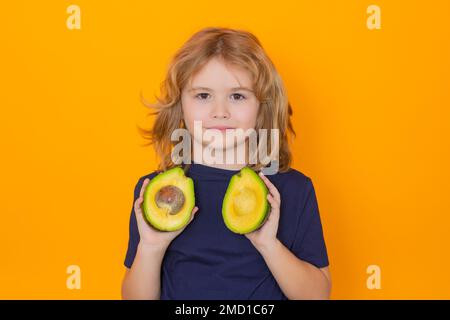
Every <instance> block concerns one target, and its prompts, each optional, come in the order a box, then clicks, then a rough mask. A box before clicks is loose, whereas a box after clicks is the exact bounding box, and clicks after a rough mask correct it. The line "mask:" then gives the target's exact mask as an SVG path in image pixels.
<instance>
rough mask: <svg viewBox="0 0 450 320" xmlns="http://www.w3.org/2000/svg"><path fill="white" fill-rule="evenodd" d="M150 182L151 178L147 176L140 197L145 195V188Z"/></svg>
mask: <svg viewBox="0 0 450 320" xmlns="http://www.w3.org/2000/svg"><path fill="white" fill-rule="evenodd" d="M149 182H150V179H149V178H145V180H144V182H143V183H142V187H141V193H140V194H139V197H140V198H142V197H143V195H144V191H145V188H146V187H147V185H148V183H149Z"/></svg>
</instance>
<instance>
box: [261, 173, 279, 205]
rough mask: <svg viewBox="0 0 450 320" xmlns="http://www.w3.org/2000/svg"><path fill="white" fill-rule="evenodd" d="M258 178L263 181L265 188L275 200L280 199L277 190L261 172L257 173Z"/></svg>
mask: <svg viewBox="0 0 450 320" xmlns="http://www.w3.org/2000/svg"><path fill="white" fill-rule="evenodd" d="M259 176H260V177H261V178H262V179H263V181H264V183H265V184H266V185H267V188H269V191H270V193H271V194H272V195H273V196H274V197H275V198H277V199H279V198H280V193H279V192H278V189H277V188H276V187H275V186H274V185H273V183H272V182H270V180H269V179H268V178H267V177H266V176H265V175H264V174H263V173H262V171H261V172H260V173H259Z"/></svg>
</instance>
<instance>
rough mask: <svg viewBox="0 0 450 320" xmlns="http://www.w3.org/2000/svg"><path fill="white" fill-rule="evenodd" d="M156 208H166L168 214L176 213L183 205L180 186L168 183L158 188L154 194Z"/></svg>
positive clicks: (183, 199) (183, 200)
mask: <svg viewBox="0 0 450 320" xmlns="http://www.w3.org/2000/svg"><path fill="white" fill-rule="evenodd" d="M155 202H156V205H157V206H158V208H166V209H167V210H168V211H167V212H168V213H169V214H171V215H174V214H177V213H178V212H179V211H180V210H181V208H182V207H183V205H184V202H185V198H184V194H183V191H181V189H180V188H178V187H176V186H173V185H168V186H164V187H162V188H161V189H159V190H158V192H157V193H156V195H155Z"/></svg>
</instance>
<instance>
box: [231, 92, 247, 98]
mask: <svg viewBox="0 0 450 320" xmlns="http://www.w3.org/2000/svg"><path fill="white" fill-rule="evenodd" d="M231 96H232V97H234V99H233V100H245V99H246V98H245V96H244V95H242V94H240V93H233V94H232V95H231Z"/></svg>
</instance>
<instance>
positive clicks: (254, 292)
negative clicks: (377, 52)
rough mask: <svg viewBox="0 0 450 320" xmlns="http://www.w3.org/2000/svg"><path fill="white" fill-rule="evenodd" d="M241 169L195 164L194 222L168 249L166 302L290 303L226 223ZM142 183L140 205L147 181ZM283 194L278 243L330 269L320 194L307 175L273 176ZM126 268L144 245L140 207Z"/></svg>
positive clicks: (163, 275) (137, 190)
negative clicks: (232, 184) (226, 203)
mask: <svg viewBox="0 0 450 320" xmlns="http://www.w3.org/2000/svg"><path fill="white" fill-rule="evenodd" d="M237 172H239V170H227V169H219V168H214V167H210V166H206V165H202V164H198V163H192V164H191V166H190V168H189V170H188V172H187V175H188V176H189V177H191V178H192V179H193V181H194V188H195V199H196V206H197V207H198V208H199V211H198V212H197V213H196V216H195V217H194V220H192V222H191V223H190V224H189V225H188V226H187V227H186V228H185V229H184V231H183V232H182V233H181V234H180V235H179V236H177V237H176V238H175V239H174V240H173V241H172V243H171V244H170V245H169V247H168V248H167V251H166V253H165V255H164V259H163V262H162V266H161V297H160V299H161V300H167V299H171V300H172V299H175V300H178V299H191V300H196V299H204V300H211V299H238V300H246V299H274V300H280V299H281V300H286V299H287V298H286V296H285V295H284V294H283V292H282V291H281V289H280V287H279V286H278V284H277V282H276V280H275V278H274V277H273V275H272V274H271V272H270V269H269V268H268V267H267V265H266V263H265V261H264V259H263V257H262V256H261V254H260V253H259V252H258V251H257V250H256V248H255V247H254V246H253V244H252V243H251V242H250V240H249V239H247V238H246V237H245V236H244V235H239V234H235V233H233V232H231V231H230V230H228V229H227V227H226V226H225V223H224V221H223V219H222V200H223V197H224V195H225V191H226V189H227V186H228V183H229V181H230V179H231V176H232V175H233V174H235V173H237ZM156 174H158V172H156V171H155V172H153V173H151V174H149V175H146V176H143V177H141V178H140V179H139V181H138V183H137V184H136V187H135V190H134V201H135V200H136V199H137V198H138V197H139V193H140V190H141V187H142V183H143V182H144V180H145V178H150V179H151V178H153V177H154V176H155V175H156ZM267 178H268V179H269V180H270V181H271V182H272V183H273V184H274V185H275V187H276V188H277V189H278V191H279V192H280V195H281V210H280V221H279V225H278V233H277V237H278V239H279V240H280V241H281V242H282V243H283V244H284V245H285V246H286V247H287V248H289V250H290V251H291V252H293V253H294V254H295V255H296V256H297V257H298V258H300V259H301V260H304V261H306V262H309V263H311V264H313V265H315V266H316V267H318V268H322V267H325V266H328V255H327V249H326V246H325V241H324V237H323V232H322V224H321V220H320V215H319V208H318V204H317V199H316V194H315V191H314V187H313V184H312V181H311V179H310V178H309V177H307V176H306V175H304V174H303V173H301V172H299V171H297V170H295V169H290V171H288V172H284V173H280V172H279V173H277V174H274V175H267ZM132 207H133V209H132V211H131V217H130V230H129V232H130V235H129V242H128V250H127V253H126V258H125V262H124V264H125V266H126V267H128V268H131V266H132V264H133V260H134V257H135V255H136V249H137V246H138V243H139V232H138V228H137V222H136V216H135V212H134V206H132Z"/></svg>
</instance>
